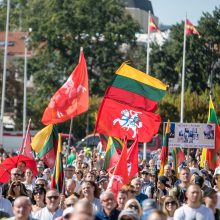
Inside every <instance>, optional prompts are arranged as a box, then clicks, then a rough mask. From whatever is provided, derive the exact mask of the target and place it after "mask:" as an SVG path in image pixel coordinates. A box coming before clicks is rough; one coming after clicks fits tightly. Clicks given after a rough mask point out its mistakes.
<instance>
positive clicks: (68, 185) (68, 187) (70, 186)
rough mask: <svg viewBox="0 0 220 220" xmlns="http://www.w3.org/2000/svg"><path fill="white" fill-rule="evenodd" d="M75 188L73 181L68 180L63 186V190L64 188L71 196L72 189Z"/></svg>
mask: <svg viewBox="0 0 220 220" xmlns="http://www.w3.org/2000/svg"><path fill="white" fill-rule="evenodd" d="M75 187H76V182H75V180H73V179H68V180H67V181H66V184H65V188H66V191H67V192H68V193H69V194H72V193H73V192H74V189H75Z"/></svg>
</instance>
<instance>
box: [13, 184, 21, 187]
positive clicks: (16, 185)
mask: <svg viewBox="0 0 220 220" xmlns="http://www.w3.org/2000/svg"><path fill="white" fill-rule="evenodd" d="M18 186H20V184H15V185H12V187H18Z"/></svg>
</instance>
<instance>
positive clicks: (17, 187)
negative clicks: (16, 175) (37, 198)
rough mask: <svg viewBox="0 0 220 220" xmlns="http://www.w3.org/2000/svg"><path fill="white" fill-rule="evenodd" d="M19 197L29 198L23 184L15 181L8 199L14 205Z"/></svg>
mask: <svg viewBox="0 0 220 220" xmlns="http://www.w3.org/2000/svg"><path fill="white" fill-rule="evenodd" d="M19 196H27V192H26V189H25V186H24V184H22V183H21V182H20V181H14V182H12V183H11V185H10V187H9V189H8V196H7V199H8V200H9V201H10V202H11V203H12V202H14V201H15V199H16V198H18V197H19Z"/></svg>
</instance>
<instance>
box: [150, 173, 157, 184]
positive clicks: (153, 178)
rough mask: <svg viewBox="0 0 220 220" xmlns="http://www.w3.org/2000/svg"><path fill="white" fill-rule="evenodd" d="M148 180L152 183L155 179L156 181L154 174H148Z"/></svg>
mask: <svg viewBox="0 0 220 220" xmlns="http://www.w3.org/2000/svg"><path fill="white" fill-rule="evenodd" d="M149 179H150V182H152V183H154V182H155V179H156V174H155V173H150V175H149Z"/></svg>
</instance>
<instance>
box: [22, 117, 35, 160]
mask: <svg viewBox="0 0 220 220" xmlns="http://www.w3.org/2000/svg"><path fill="white" fill-rule="evenodd" d="M30 127H31V119H30V120H29V123H28V127H27V131H26V133H25V135H24V137H23V141H22V146H21V148H20V150H19V154H23V155H25V156H27V157H30V158H33V154H32V147H31V132H30Z"/></svg>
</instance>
